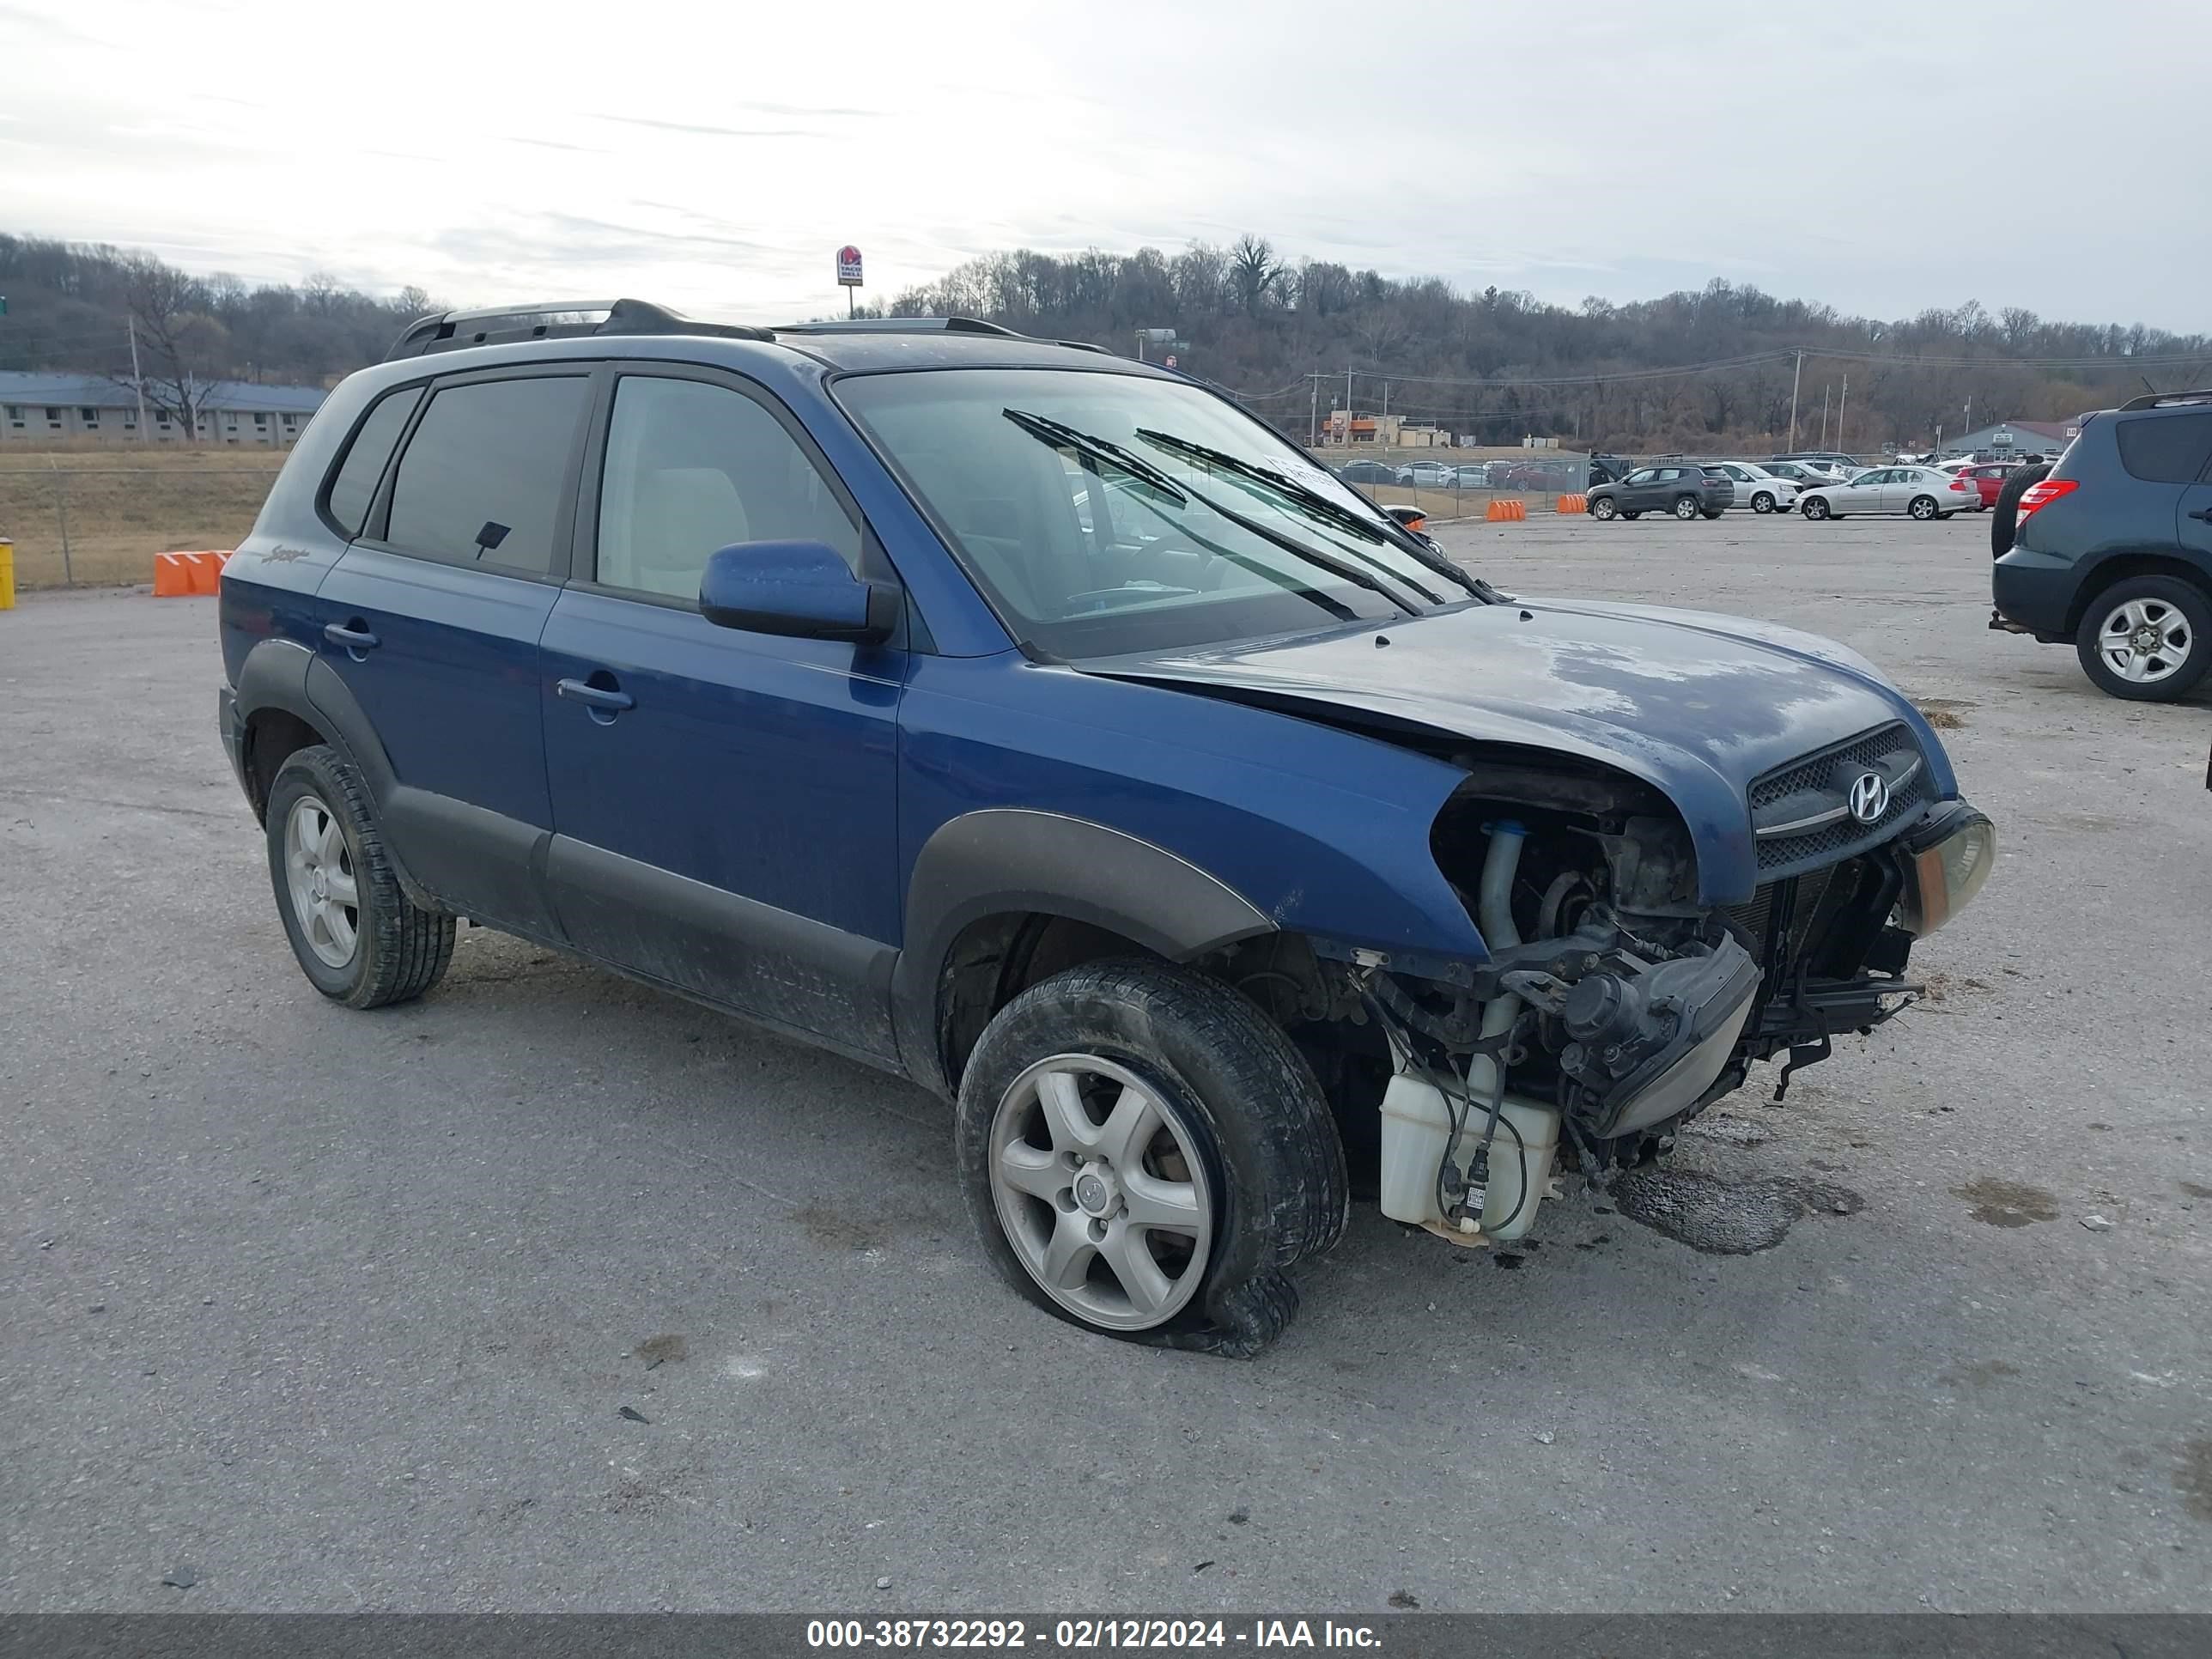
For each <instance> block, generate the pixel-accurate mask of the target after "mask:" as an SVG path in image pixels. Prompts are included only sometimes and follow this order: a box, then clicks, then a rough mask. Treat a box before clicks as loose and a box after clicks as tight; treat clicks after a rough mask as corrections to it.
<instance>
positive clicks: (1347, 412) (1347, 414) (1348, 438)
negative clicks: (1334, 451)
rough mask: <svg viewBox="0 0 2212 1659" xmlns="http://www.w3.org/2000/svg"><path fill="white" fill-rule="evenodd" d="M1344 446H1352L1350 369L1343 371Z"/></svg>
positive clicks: (1347, 447)
mask: <svg viewBox="0 0 2212 1659" xmlns="http://www.w3.org/2000/svg"><path fill="white" fill-rule="evenodd" d="M1344 447H1346V449H1349V448H1351V447H1352V371H1351V370H1350V369H1348V368H1347V369H1346V370H1345V371H1344Z"/></svg>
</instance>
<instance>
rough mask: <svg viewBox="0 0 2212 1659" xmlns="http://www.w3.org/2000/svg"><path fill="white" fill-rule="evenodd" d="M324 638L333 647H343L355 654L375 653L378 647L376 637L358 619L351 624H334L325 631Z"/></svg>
mask: <svg viewBox="0 0 2212 1659" xmlns="http://www.w3.org/2000/svg"><path fill="white" fill-rule="evenodd" d="M323 637H324V638H325V639H326V640H328V641H330V642H331V644H332V645H339V646H343V647H345V648H346V649H347V650H349V651H351V652H355V653H360V652H362V651H374V649H376V646H377V638H376V635H374V634H372V633H370V632H369V631H368V627H367V626H366V625H365V624H363V623H362V620H361V618H360V617H355V618H354V619H353V620H352V621H351V622H342V623H331V625H330V626H329V627H327V628H325V629H323Z"/></svg>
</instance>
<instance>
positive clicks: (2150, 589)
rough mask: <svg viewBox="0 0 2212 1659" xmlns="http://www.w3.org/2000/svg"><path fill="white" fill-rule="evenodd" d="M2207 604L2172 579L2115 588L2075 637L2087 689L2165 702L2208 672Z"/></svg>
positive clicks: (2211, 607)
mask: <svg viewBox="0 0 2212 1659" xmlns="http://www.w3.org/2000/svg"><path fill="white" fill-rule="evenodd" d="M2208 641H2212V601H2208V600H2207V599H2205V596H2204V594H2203V591H2202V590H2200V589H2198V588H2197V587H2196V586H2192V585H2191V583H2189V582H2186V581H2184V580H2181V579H2180V578H2179V577H2177V576H2137V577H2135V578H2133V579H2131V580H2127V581H2122V582H2116V583H2114V584H2113V585H2112V586H2110V587H2108V588H2106V590H2105V591H2104V592H2101V593H2100V594H2099V595H2097V597H2096V598H2095V599H2093V600H2091V601H2090V604H2089V609H2088V610H2087V611H2086V612H2084V613H2083V615H2082V617H2081V627H2080V628H2079V629H2076V630H2075V636H2074V648H2075V654H2076V655H2077V656H2078V657H2080V659H2081V668H2082V671H2083V672H2084V673H2086V674H2087V675H2088V677H2089V680H2090V683H2091V684H2093V685H2094V686H2095V687H2096V688H2097V689H2098V690H2100V691H2102V692H2104V693H2105V694H2106V695H2107V696H2114V697H2124V698H2125V699H2127V700H2128V701H2129V702H2172V701H2173V700H2174V699H2175V698H2176V697H2179V696H2185V695H2186V694H2187V693H2188V692H2189V691H2190V690H2191V689H2192V688H2193V687H2194V686H2195V685H2196V684H2197V682H2198V681H2199V680H2201V679H2203V678H2204V676H2205V673H2206V671H2208V670H2212V642H2208Z"/></svg>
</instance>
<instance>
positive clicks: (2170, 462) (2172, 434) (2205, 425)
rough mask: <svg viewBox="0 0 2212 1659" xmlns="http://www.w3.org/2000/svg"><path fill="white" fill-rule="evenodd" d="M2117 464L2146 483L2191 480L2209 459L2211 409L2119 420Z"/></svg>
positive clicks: (2211, 431)
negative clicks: (2118, 461) (2118, 462)
mask: <svg viewBox="0 0 2212 1659" xmlns="http://www.w3.org/2000/svg"><path fill="white" fill-rule="evenodd" d="M2119 441H2120V465H2122V466H2124V467H2125V468H2127V470H2128V471H2130V472H2131V473H2133V474H2134V475H2135V476H2136V477H2138V478H2141V479H2142V480H2144V481H2145V482H2146V483H2196V482H2197V474H2198V473H2200V472H2202V471H2203V470H2204V465H2205V462H2206V460H2207V459H2212V412H2208V413H2205V414H2203V415H2197V414H2190V415H2143V416H2137V417H2136V418H2135V419H2134V420H2131V421H2122V422H2120V430H2119Z"/></svg>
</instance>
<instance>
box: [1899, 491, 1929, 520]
mask: <svg viewBox="0 0 2212 1659" xmlns="http://www.w3.org/2000/svg"><path fill="white" fill-rule="evenodd" d="M1905 511H1906V512H1907V513H1911V515H1912V516H1913V517H1914V518H1916V519H1917V520H1920V522H1921V523H1923V524H1926V523H1927V522H1928V520H1930V519H1932V518H1934V517H1935V516H1936V498H1935V497H1934V496H1933V495H1915V496H1914V497H1913V498H1912V505H1911V506H1910V507H1906V508H1905Z"/></svg>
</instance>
